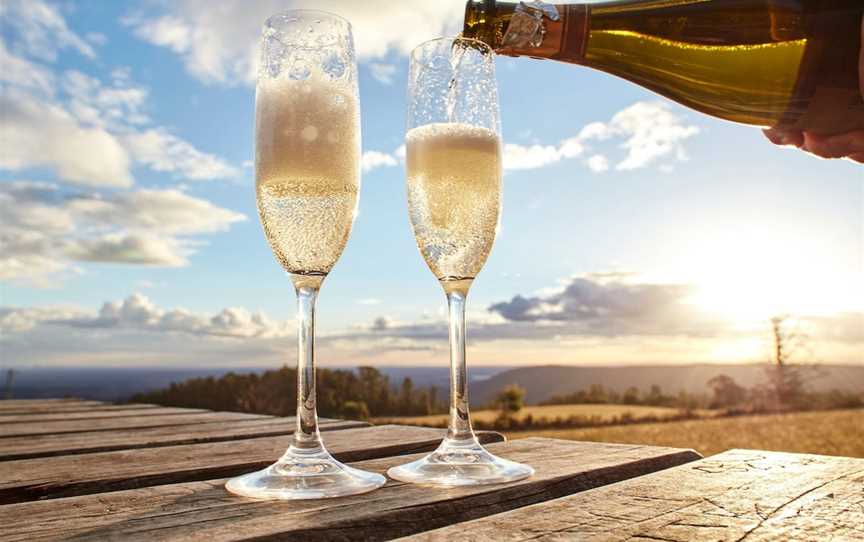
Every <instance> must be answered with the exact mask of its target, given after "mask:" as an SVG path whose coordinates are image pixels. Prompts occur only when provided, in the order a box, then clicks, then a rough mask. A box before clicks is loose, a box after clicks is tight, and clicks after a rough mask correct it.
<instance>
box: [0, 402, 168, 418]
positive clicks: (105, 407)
mask: <svg viewBox="0 0 864 542" xmlns="http://www.w3.org/2000/svg"><path fill="white" fill-rule="evenodd" d="M150 408H163V407H161V406H160V405H150V404H147V403H127V404H122V405H111V404H108V403H97V404H93V405H87V404H84V405H78V404H70V405H64V404H62V403H61V404H57V405H46V406H40V407H19V408H9V409H0V414H2V415H9V414H46V413H47V414H53V413H56V412H64V413H65V412H70V413H71V412H101V411H106V412H108V411H115V410H142V409H150Z"/></svg>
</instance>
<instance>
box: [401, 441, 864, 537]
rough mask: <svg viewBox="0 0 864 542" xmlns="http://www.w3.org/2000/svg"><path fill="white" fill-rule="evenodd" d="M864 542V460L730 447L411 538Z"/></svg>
mask: <svg viewBox="0 0 864 542" xmlns="http://www.w3.org/2000/svg"><path fill="white" fill-rule="evenodd" d="M457 539H458V540H460V541H462V540H464V541H467V542H479V541H488V540H496V541H501V542H515V541H524V540H531V541H542V542H552V541H559V540H586V541H595V540H596V541H599V540H603V541H624V540H627V541H639V542H650V541H658V540H659V541H667V542H686V541H690V540H711V541H716V540H722V541H754V542H755V541H760V540H764V541H767V540H774V541H781V540H782V541H790V540H801V541H814V540H843V541H852V540H864V459H855V458H848V457H829V456H818V455H804V454H789V453H780V452H761V451H752V450H731V451H728V452H724V453H722V454H719V455H715V456H712V457H710V458H708V459H704V460H702V461H699V462H696V463H690V464H687V465H682V466H680V467H676V468H673V469H669V470H666V471H662V472H658V473H655V474H652V475H650V476H643V477H640V478H634V479H631V480H627V481H626V482H621V483H619V484H614V485H611V486H607V487H603V488H599V489H595V490H592V491H587V492H585V493H580V494H578V495H573V496H571V497H565V498H562V499H557V500H554V501H549V502H545V503H541V504H536V505H533V506H529V507H525V508H521V509H519V510H515V511H512V512H508V513H505V514H499V515H495V516H490V517H486V518H484V519H480V520H477V521H472V522H468V523H463V524H459V525H452V526H450V527H445V528H443V529H438V530H435V531H430V532H427V533H424V534H421V535H417V536H414V537H411V538H410V539H409V540H411V541H412V542H437V541H449V540H457Z"/></svg>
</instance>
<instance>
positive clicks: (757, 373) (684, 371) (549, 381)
mask: <svg viewBox="0 0 864 542" xmlns="http://www.w3.org/2000/svg"><path fill="white" fill-rule="evenodd" d="M764 367H765V365H763V364H750V365H731V364H730V365H713V364H704V365H665V366H635V367H634V366H615V367H609V366H603V367H574V366H564V365H545V366H540V367H522V368H519V369H510V370H509V371H504V372H502V373H499V374H497V375H495V376H493V377H491V378H489V379H487V380H484V381H482V382H473V383H472V384H471V390H470V396H471V403H472V404H475V405H483V404H486V403H488V402H489V401H490V400H492V398H493V397H494V396H495V394H496V393H498V392H499V391H500V390H502V389H503V388H505V387H507V386H508V385H510V384H518V385H519V386H522V387H523V388H525V392H526V393H525V401H526V403H528V404H536V403H538V402H540V401H544V400H546V399H549V398H550V397H552V396H553V395H564V394H567V393H572V392H576V391H579V390H581V389H585V388H587V387H589V386H591V385H592V384H602V385H603V386H604V387H606V388H607V389H611V390H615V391H618V392H623V391H624V390H626V389H627V388H629V387H630V386H635V387H637V388H639V389H641V390H645V389H647V388H649V387H651V385H653V384H657V385H658V386H660V387H661V388H663V391H664V392H666V393H677V392H678V391H679V390H685V391H687V392H690V393H706V392H708V391H709V390H708V388H707V387H706V386H705V383H706V382H708V380H710V379H711V378H713V377H715V376H717V375H720V374H725V375H728V376H730V377H732V378H734V379H735V381H736V382H737V383H738V384H739V385H741V386H744V387H748V388H749V387H752V386H755V385H756V384H758V383H760V382H762V381H763V379H764V373H763V368H764ZM819 367H820V369H821V370H822V371H823V372H824V373H825V376H822V377H821V378H818V379H815V380H813V381H812V382H811V383H810V388H811V389H812V390H813V391H825V390H831V389H835V388H836V389H840V390H847V391H860V390H864V365H827V364H825V365H819Z"/></svg>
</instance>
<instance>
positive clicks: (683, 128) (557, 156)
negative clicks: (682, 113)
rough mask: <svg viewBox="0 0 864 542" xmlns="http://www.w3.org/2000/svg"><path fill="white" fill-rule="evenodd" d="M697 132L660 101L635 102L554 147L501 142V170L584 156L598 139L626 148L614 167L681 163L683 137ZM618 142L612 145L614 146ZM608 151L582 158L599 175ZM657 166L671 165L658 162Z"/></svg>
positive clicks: (606, 168) (606, 163) (610, 145)
mask: <svg viewBox="0 0 864 542" xmlns="http://www.w3.org/2000/svg"><path fill="white" fill-rule="evenodd" d="M698 133H699V129H698V128H697V127H696V126H692V125H688V124H685V123H684V122H683V120H682V119H681V118H680V117H678V116H677V115H676V114H674V113H673V112H672V111H671V108H670V107H669V106H668V105H667V104H665V103H663V102H636V103H634V104H633V105H631V106H629V107H627V108H625V109H623V110H621V111H619V112H618V113H616V114H615V115H613V116H612V118H611V119H610V121H609V122H608V123H604V122H592V123H590V124H586V125H585V126H583V127H582V129H581V130H580V131H579V134H578V135H576V136H575V137H571V138H568V139H564V140H562V141H561V142H559V143H558V144H557V145H540V144H535V145H519V144H515V143H507V144H505V145H504V169H505V170H520V169H536V168H540V167H543V166H547V165H549V164H553V163H556V162H559V161H561V160H566V159H569V158H577V157H579V156H583V155H584V154H585V153H586V152H587V151H589V150H591V147H592V146H593V145H596V144H597V142H604V145H605V146H609V147H610V148H615V147H617V148H621V149H624V150H626V151H627V154H626V156H625V157H624V158H623V159H621V160H620V161H619V162H618V163H617V164H616V165H615V169H617V170H622V171H626V170H632V169H639V168H643V167H647V166H649V165H652V164H654V163H656V162H658V161H660V160H661V159H663V160H667V161H682V160H686V159H687V153H686V150H685V148H684V141H685V140H687V139H689V138H691V137H693V136H694V135H696V134H698ZM615 143H618V144H617V145H614V144H615ZM608 154H609V153H608V152H607V153H602V154H601V153H598V152H595V153H594V154H592V155H591V156H590V157H589V158H588V159H586V160H585V161H584V163H585V165H586V166H587V167H588V169H590V170H591V171H593V172H595V173H600V172H603V171H607V170H608V169H609V168H610V164H609V158H608ZM659 167H660V168H661V169H666V168H668V167H670V164H668V163H663V164H660V166H659Z"/></svg>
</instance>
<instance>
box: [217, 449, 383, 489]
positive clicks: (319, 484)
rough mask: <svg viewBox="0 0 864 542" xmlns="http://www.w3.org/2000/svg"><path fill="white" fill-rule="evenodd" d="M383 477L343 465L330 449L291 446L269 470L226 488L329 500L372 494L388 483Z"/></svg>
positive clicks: (230, 482) (258, 472) (241, 479)
mask: <svg viewBox="0 0 864 542" xmlns="http://www.w3.org/2000/svg"><path fill="white" fill-rule="evenodd" d="M386 481H387V479H386V478H384V477H383V476H381V475H380V474H375V473H373V472H366V471H362V470H359V469H355V468H352V467H349V466H348V465H344V464H342V463H340V462H339V461H336V460H335V459H333V457H332V456H331V455H330V454H329V453H327V450H324V449H320V448H319V449H317V450H312V451H306V450H298V449H296V448H294V447H291V448H290V449H289V450H288V451H287V452H285V455H283V456H282V457H281V458H280V459H279V461H277V462H276V463H274V464H272V465H270V466H269V467H267V468H266V469H263V470H259V471H257V472H250V473H249V474H244V475H242V476H238V477H237V478H232V479H230V480H228V483H226V484H225V488H226V489H227V490H228V491H230V492H231V493H234V494H236V495H241V496H243V497H251V498H253V499H274V500H276V499H278V500H297V499H326V498H329V497H344V496H346V495H356V494H358V493H366V492H367V491H372V490H373V489H377V488H379V487H381V486H383V485H384V484H385V482H386Z"/></svg>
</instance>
